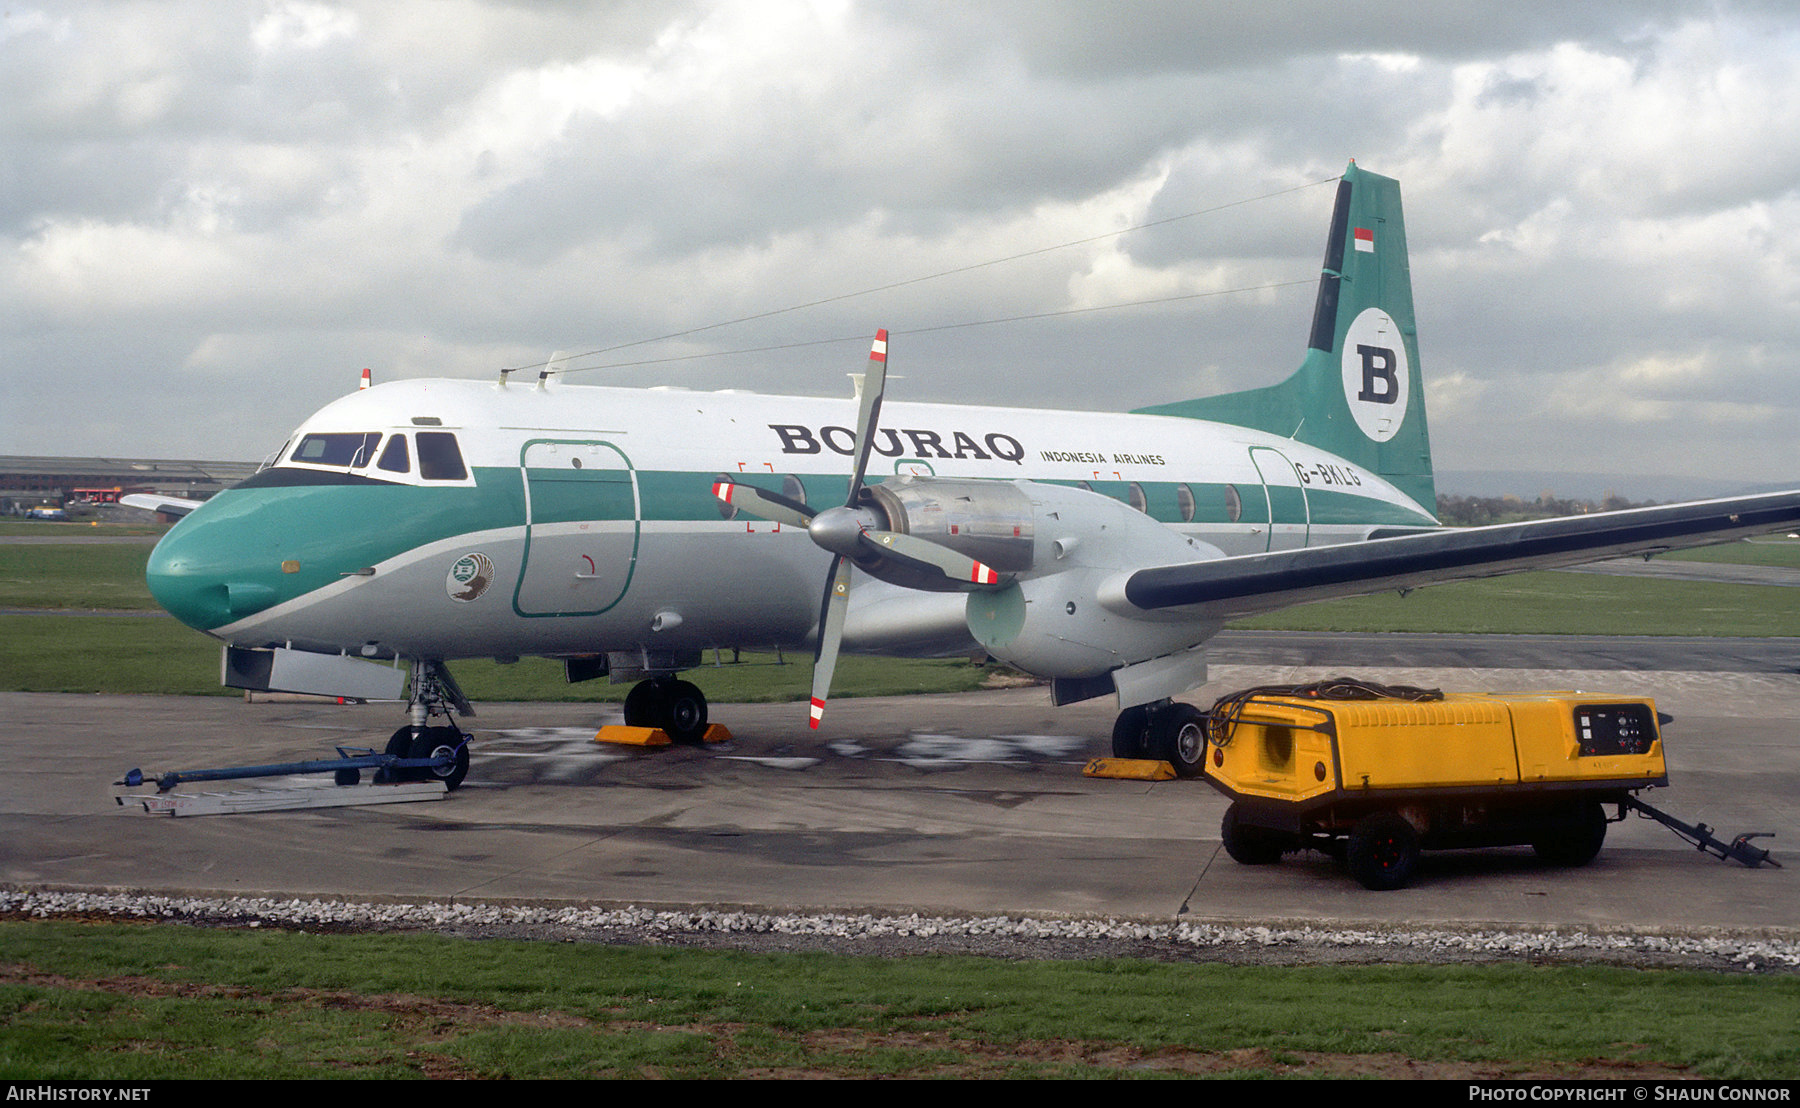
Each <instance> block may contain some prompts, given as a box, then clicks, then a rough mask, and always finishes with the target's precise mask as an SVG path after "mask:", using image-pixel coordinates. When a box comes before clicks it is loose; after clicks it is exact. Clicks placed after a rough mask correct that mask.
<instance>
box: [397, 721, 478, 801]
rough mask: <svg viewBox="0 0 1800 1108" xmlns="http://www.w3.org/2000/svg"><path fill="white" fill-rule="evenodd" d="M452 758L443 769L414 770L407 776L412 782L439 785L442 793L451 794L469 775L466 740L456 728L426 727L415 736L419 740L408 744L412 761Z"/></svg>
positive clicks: (467, 744) (465, 736) (467, 740)
mask: <svg viewBox="0 0 1800 1108" xmlns="http://www.w3.org/2000/svg"><path fill="white" fill-rule="evenodd" d="M445 754H448V755H451V756H452V757H453V758H454V761H452V762H451V763H450V764H449V765H447V766H441V767H438V768H436V769H415V770H411V771H409V772H411V773H414V774H417V775H418V776H416V777H414V778H412V780H415V781H432V780H437V781H442V782H443V783H444V789H445V791H447V792H448V791H453V790H454V789H455V788H456V787H457V786H458V785H460V784H462V783H463V778H465V777H467V776H468V775H469V736H467V735H465V734H463V732H462V730H461V728H457V727H427V728H426V729H425V730H423V731H421V732H420V733H419V738H418V740H417V741H416V742H414V743H413V744H412V753H411V754H410V755H409V757H413V758H436V757H439V756H441V755H445Z"/></svg>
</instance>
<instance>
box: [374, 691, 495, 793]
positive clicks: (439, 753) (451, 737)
mask: <svg viewBox="0 0 1800 1108" xmlns="http://www.w3.org/2000/svg"><path fill="white" fill-rule="evenodd" d="M407 710H408V712H409V714H410V715H411V717H412V721H411V722H410V723H408V724H406V725H405V726H404V727H402V728H400V729H399V730H398V731H395V732H394V735H393V737H392V738H390V739H389V740H388V744H387V750H386V751H385V753H388V754H393V755H396V756H398V757H401V758H436V759H440V760H444V764H443V765H440V766H438V767H435V768H422V769H384V770H380V771H378V772H377V775H376V781H377V782H378V783H386V782H394V781H432V780H437V781H442V782H443V783H444V788H446V789H454V788H456V787H457V786H458V785H460V784H462V783H463V778H465V777H467V776H468V775H469V735H468V733H467V732H466V731H464V730H463V729H462V728H460V727H458V726H457V725H456V722H455V721H454V720H453V719H452V718H451V715H450V713H451V712H452V711H455V712H457V713H460V714H461V715H465V716H472V715H474V714H475V709H474V707H473V706H472V705H471V704H470V703H469V700H468V698H467V697H465V696H464V695H463V693H462V690H461V689H459V688H457V687H456V682H455V681H454V680H453V679H452V678H451V677H450V671H449V670H447V669H445V668H444V665H443V663H442V662H432V661H423V660H421V661H415V662H414V663H413V674H412V685H411V689H410V692H409V693H408V702H407ZM435 716H442V717H443V719H444V722H443V723H441V724H433V723H432V722H431V720H432V718H433V717H435Z"/></svg>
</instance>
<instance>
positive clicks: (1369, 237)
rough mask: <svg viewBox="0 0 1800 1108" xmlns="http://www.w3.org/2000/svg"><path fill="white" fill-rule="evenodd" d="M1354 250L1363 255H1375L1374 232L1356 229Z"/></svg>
mask: <svg viewBox="0 0 1800 1108" xmlns="http://www.w3.org/2000/svg"><path fill="white" fill-rule="evenodd" d="M1356 248H1357V249H1358V250H1360V251H1362V252H1363V253H1365V254H1373V253H1375V232H1374V231H1372V230H1370V229H1369V228H1367V227H1358V228H1357V229H1356Z"/></svg>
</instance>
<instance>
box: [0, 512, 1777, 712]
mask: <svg viewBox="0 0 1800 1108" xmlns="http://www.w3.org/2000/svg"><path fill="white" fill-rule="evenodd" d="M15 526H27V525H23V524H20V525H15ZM37 526H39V527H42V526H46V525H42V524H39V525H37ZM34 533H39V534H41V533H42V532H34ZM149 553H150V547H149V545H148V544H143V545H138V544H131V545H116V546H109V545H74V544H68V545H64V544H49V545H11V544H0V609H15V610H17V609H29V610H32V611H35V612H44V611H46V610H54V611H57V612H60V613H65V614H61V615H56V616H51V615H44V614H30V615H27V614H8V613H6V612H3V611H0V689H8V690H13V691H21V692H116V693H158V692H162V693H178V694H195V695H200V694H216V693H221V692H225V691H227V690H223V689H221V688H220V687H219V684H218V656H219V650H218V644H217V643H216V642H214V641H213V640H211V639H209V638H207V637H206V636H204V635H201V634H200V633H198V632H196V631H192V630H189V629H188V628H186V627H183V626H181V625H180V624H178V623H176V622H175V621H173V620H170V619H167V618H163V617H160V616H154V615H152V614H151V613H155V612H156V610H157V609H156V603H155V601H154V600H152V599H151V597H150V593H149V590H148V589H147V588H145V586H144V579H143V567H144V562H145V560H146V559H147V558H148V557H149ZM1684 556H1686V557H1691V558H1693V559H1696V560H1711V561H1732V562H1743V563H1748V564H1756V565H1775V566H1788V567H1793V568H1800V542H1788V541H1766V542H1754V543H1733V544H1730V545H1728V546H1722V547H1709V548H1705V549H1702V550H1697V551H1692V552H1689V554H1687V555H1684ZM1797 600H1800V594H1796V593H1794V592H1793V591H1792V590H1788V589H1783V588H1778V587H1773V586H1761V585H1730V584H1712V583H1701V582H1688V581H1656V580H1649V579H1643V578H1634V577H1607V576H1600V575H1596V574H1574V573H1523V574H1516V575H1513V576H1510V577H1502V578H1493V579H1490V580H1485V581H1470V582H1465V583H1461V584H1454V585H1441V586H1437V587H1434V588H1428V589H1420V590H1417V591H1415V592H1412V593H1410V594H1408V595H1406V596H1404V597H1402V596H1399V595H1397V594H1393V593H1386V594H1382V595H1379V596H1368V597H1361V598H1358V599H1355V600H1343V601H1328V602H1324V603H1319V604H1309V605H1304V606H1301V607H1297V608H1291V609H1288V610H1287V611H1283V612H1277V613H1274V614H1272V615H1267V616H1262V617H1259V618H1257V619H1252V620H1246V621H1243V622H1242V623H1239V624H1236V625H1234V626H1241V627H1254V628H1263V629H1278V630H1308V631H1446V632H1459V633H1469V634H1572V633H1582V634H1617V635H1752V636H1768V635H1773V636H1800V603H1796V601H1797ZM75 612H82V613H86V614H81V615H75V614H73V613H75ZM133 612H136V613H144V614H142V615H120V614H114V613H133ZM727 656H729V654H727ZM708 660H709V661H710V660H711V659H710V658H709V659H708ZM790 660H793V659H790ZM798 661H800V662H801V663H802V664H800V665H776V664H775V662H776V659H775V658H773V657H771V656H753V657H750V656H747V657H746V662H747V663H748V664H745V665H738V666H729V665H728V666H724V667H722V668H717V669H712V668H709V669H707V670H706V671H705V672H704V678H705V687H706V690H707V694H708V696H709V697H710V698H711V699H713V700H716V701H719V702H731V701H766V700H791V699H803V698H804V697H805V696H806V688H807V682H808V664H809V663H810V658H807V657H804V656H802V657H800V658H799V659H798ZM455 672H456V675H457V679H458V680H459V681H460V682H461V683H462V685H463V687H464V688H465V689H466V690H467V691H468V693H469V695H470V696H472V697H474V698H475V699H477V700H608V699H618V698H621V697H623V695H624V692H625V686H612V685H607V684H605V683H603V682H586V683H583V684H580V685H569V684H567V683H566V682H565V681H564V680H563V676H562V667H561V665H560V663H557V662H554V661H548V660H545V659H532V658H527V659H524V660H522V661H520V662H518V663H516V664H513V665H501V664H499V663H496V662H491V661H486V660H481V659H475V660H470V661H463V662H458V663H457V664H456V667H455ZM988 673H989V671H987V670H985V669H984V668H983V667H980V666H972V665H969V664H968V663H966V662H957V661H949V662H940V661H922V662H921V661H906V660H895V659H877V658H855V657H846V658H845V659H844V660H843V661H842V662H841V663H840V668H839V680H838V682H837V688H838V690H839V692H838V694H839V695H845V696H856V695H864V696H866V695H890V694H892V695H898V694H905V693H915V692H957V691H962V690H964V689H968V688H973V687H977V686H979V684H980V683H981V681H982V680H983V679H985V678H986V677H987V676H988Z"/></svg>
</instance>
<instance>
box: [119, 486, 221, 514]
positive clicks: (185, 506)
mask: <svg viewBox="0 0 1800 1108" xmlns="http://www.w3.org/2000/svg"><path fill="white" fill-rule="evenodd" d="M119 503H121V504H123V505H125V506H126V507H127V508H147V509H149V510H150V511H152V512H160V513H162V514H163V515H166V516H176V517H178V518H179V517H181V516H184V515H187V514H188V513H189V512H191V511H193V510H194V509H195V508H198V507H199V506H200V505H201V504H203V503H205V502H204V501H201V500H186V499H183V498H182V497H179V496H163V495H161V494H160V493H152V492H134V493H127V494H126V495H124V496H121V497H119Z"/></svg>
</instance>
